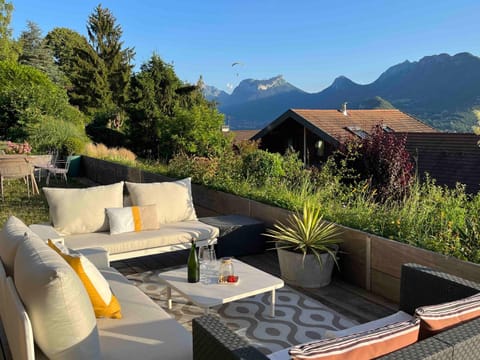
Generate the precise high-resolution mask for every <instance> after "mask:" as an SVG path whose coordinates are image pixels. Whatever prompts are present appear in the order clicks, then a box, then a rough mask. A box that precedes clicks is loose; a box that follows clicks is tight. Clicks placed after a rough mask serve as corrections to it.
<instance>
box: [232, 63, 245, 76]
mask: <svg viewBox="0 0 480 360" xmlns="http://www.w3.org/2000/svg"><path fill="white" fill-rule="evenodd" d="M234 66H243V63H241V62H240V61H235V62H234V63H232V67H234ZM237 77H238V72H237Z"/></svg>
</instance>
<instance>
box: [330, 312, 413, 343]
mask: <svg viewBox="0 0 480 360" xmlns="http://www.w3.org/2000/svg"><path fill="white" fill-rule="evenodd" d="M412 319H413V316H412V315H410V314H407V313H406V312H403V311H398V312H396V313H395V314H392V315H389V316H385V317H383V318H380V319H376V320H373V321H369V322H366V323H363V324H360V325H356V326H352V327H350V328H347V329H343V330H327V331H325V335H324V336H323V338H324V339H334V338H338V337H342V336H347V335H352V334H358V333H361V332H364V331H370V330H374V329H378V328H381V327H383V326H387V325H391V324H394V323H397V322H402V321H409V320H412Z"/></svg>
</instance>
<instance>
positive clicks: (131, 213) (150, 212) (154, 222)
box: [106, 205, 160, 235]
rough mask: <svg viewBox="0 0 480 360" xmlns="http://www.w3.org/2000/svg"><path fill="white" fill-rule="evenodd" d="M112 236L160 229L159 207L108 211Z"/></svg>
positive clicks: (151, 206)
mask: <svg viewBox="0 0 480 360" xmlns="http://www.w3.org/2000/svg"><path fill="white" fill-rule="evenodd" d="M106 211H107V216H108V222H109V223H110V235H115V234H122V233H126V232H133V231H137V232H138V231H143V230H155V229H158V228H159V225H160V224H159V222H158V215H157V206H156V205H147V206H129V207H123V208H111V209H106Z"/></svg>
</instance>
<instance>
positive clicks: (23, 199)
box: [0, 178, 85, 227]
mask: <svg viewBox="0 0 480 360" xmlns="http://www.w3.org/2000/svg"><path fill="white" fill-rule="evenodd" d="M38 186H39V188H40V195H31V194H30V197H28V194H27V186H26V185H25V183H24V182H23V180H8V181H4V189H3V193H4V201H2V200H1V199H0V227H1V226H3V224H4V223H5V221H6V220H7V219H8V217H9V216H10V215H15V216H16V217H18V218H19V219H20V220H22V221H23V222H24V223H25V224H27V225H30V224H35V223H41V222H46V221H48V204H47V200H46V199H45V196H44V195H43V191H42V187H44V186H45V179H43V180H42V182H40V183H39V184H38ZM49 186H50V187H63V188H64V187H73V188H79V187H85V185H83V184H82V183H81V182H80V181H78V180H77V179H75V178H73V179H72V178H69V179H68V184H65V182H64V181H63V180H61V179H50V185H49Z"/></svg>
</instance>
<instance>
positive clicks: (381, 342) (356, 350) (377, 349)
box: [289, 319, 420, 360]
mask: <svg viewBox="0 0 480 360" xmlns="http://www.w3.org/2000/svg"><path fill="white" fill-rule="evenodd" d="M419 328H420V321H419V320H418V319H414V320H412V321H403V322H398V323H394V324H391V325H387V326H384V327H381V328H378V329H375V330H371V331H367V332H363V333H358V334H352V335H348V336H344V337H340V338H335V339H323V340H318V341H314V342H310V343H308V344H303V345H297V346H293V347H292V348H291V349H290V351H289V354H290V356H291V358H292V359H296V360H299V359H328V360H341V359H342V360H343V359H345V360H346V359H373V358H376V357H379V356H382V355H385V354H388V353H390V352H393V351H396V350H398V349H401V348H403V347H405V346H408V345H410V344H413V343H415V342H416V341H417V340H418V332H419Z"/></svg>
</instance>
